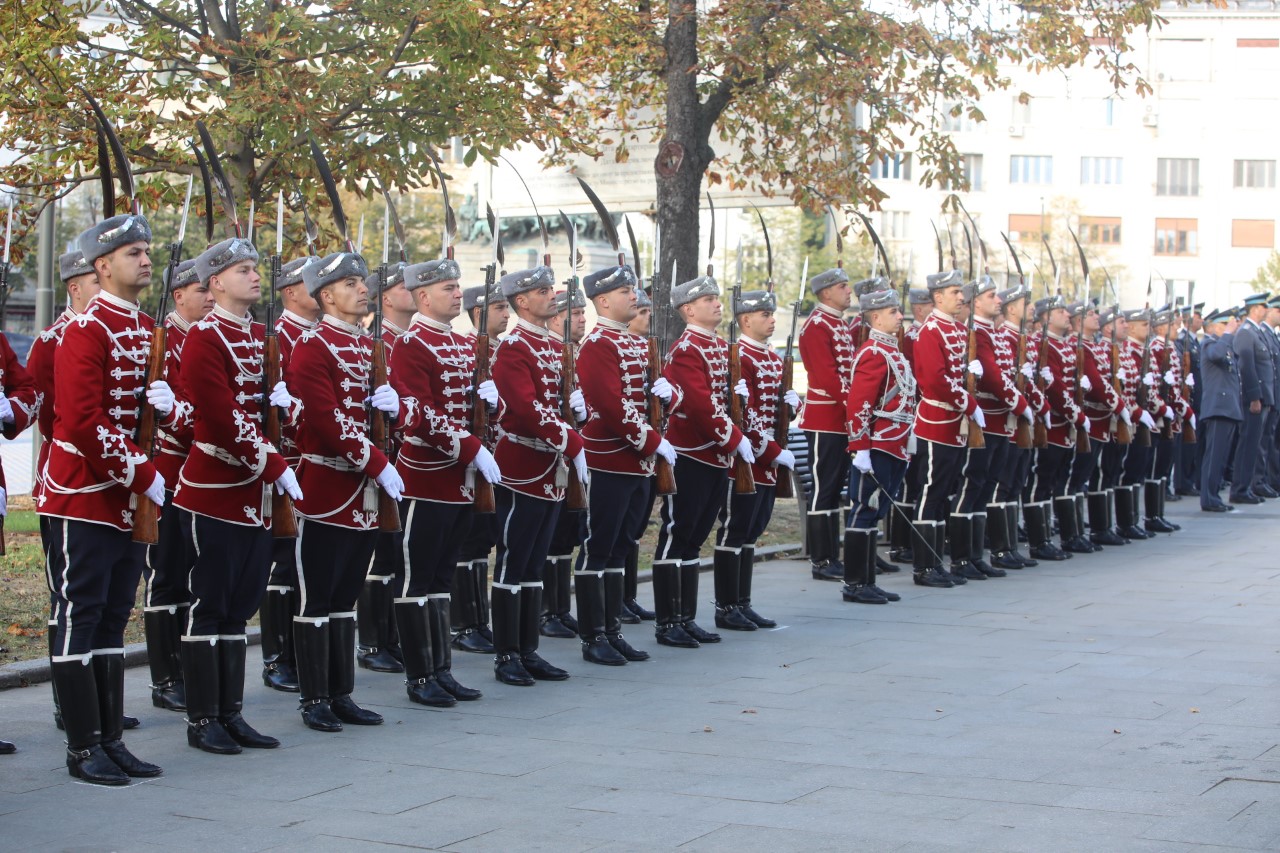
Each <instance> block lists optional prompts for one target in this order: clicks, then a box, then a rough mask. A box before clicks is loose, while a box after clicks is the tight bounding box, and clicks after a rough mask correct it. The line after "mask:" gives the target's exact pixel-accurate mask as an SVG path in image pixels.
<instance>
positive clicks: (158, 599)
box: [142, 260, 213, 711]
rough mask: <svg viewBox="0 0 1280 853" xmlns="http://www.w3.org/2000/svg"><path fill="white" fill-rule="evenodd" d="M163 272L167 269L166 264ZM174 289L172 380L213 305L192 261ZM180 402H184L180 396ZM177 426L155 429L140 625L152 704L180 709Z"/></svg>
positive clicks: (186, 446)
mask: <svg viewBox="0 0 1280 853" xmlns="http://www.w3.org/2000/svg"><path fill="white" fill-rule="evenodd" d="M165 273H166V275H167V274H168V270H165ZM165 285H166V286H167V287H168V288H169V290H170V292H171V293H172V294H173V305H174V310H172V311H170V312H169V316H167V317H165V318H164V325H165V330H166V331H165V341H164V342H165V350H166V351H165V371H166V373H167V375H168V377H169V379H170V380H171V381H176V380H177V378H178V377H180V376H181V370H182V350H183V347H184V345H185V344H186V340H187V333H188V332H189V331H190V330H191V327H192V325H193V324H195V323H198V322H200V321H201V320H203V319H204V318H205V316H207V315H208V313H209V312H210V311H212V310H213V295H212V294H211V293H210V292H209V284H208V282H205V281H201V280H200V276H199V274H198V272H197V271H196V262H195V261H194V260H187V261H183V262H182V263H180V264H179V265H178V266H177V268H176V270H175V273H174V276H173V281H167V280H166V281H165ZM178 405H179V406H185V405H188V404H187V403H186V402H183V401H179V403H178ZM184 426H185V427H186V428H184V429H182V430H173V431H170V430H157V434H156V456H155V465H156V470H157V471H159V472H160V474H161V476H163V477H164V482H165V486H166V489H165V506H164V512H162V513H161V514H160V524H159V530H160V539H159V541H158V542H156V544H154V545H152V546H151V547H149V548H148V549H147V566H146V568H145V569H144V570H143V581H144V586H143V593H142V596H143V597H142V601H143V609H142V618H143V625H144V626H145V629H146V637H147V663H148V665H149V666H150V667H151V704H152V705H154V706H156V707H157V708H165V709H167V710H170V711H185V710H186V709H187V705H186V688H185V686H184V684H183V678H182V659H181V655H180V654H179V648H180V641H181V639H182V631H183V628H184V627H185V626H186V624H187V608H188V606H190V603H191V590H190V588H189V586H188V583H189V580H188V576H189V574H190V572H191V564H192V563H193V562H194V561H195V552H194V551H193V550H192V546H191V519H190V518H189V517H188V516H187V514H186V512H185V511H184V510H182V509H180V508H179V507H176V506H173V493H174V489H176V488H177V486H178V472H179V471H180V470H181V469H182V463H183V462H184V461H185V460H186V458H187V453H188V452H189V451H190V449H191V430H190V424H189V423H187V422H186V421H185V419H184Z"/></svg>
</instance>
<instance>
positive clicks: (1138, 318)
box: [1120, 308, 1151, 323]
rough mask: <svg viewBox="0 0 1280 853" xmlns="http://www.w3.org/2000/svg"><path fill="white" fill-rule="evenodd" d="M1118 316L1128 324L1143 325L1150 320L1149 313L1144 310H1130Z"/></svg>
mask: <svg viewBox="0 0 1280 853" xmlns="http://www.w3.org/2000/svg"><path fill="white" fill-rule="evenodd" d="M1120 314H1121V316H1123V317H1124V318H1125V319H1126V320H1128V321H1129V322H1130V323H1145V322H1147V321H1148V320H1150V319H1151V311H1150V310H1148V309H1146V308H1130V309H1129V310H1128V311H1121V312H1120Z"/></svg>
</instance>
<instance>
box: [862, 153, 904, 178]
mask: <svg viewBox="0 0 1280 853" xmlns="http://www.w3.org/2000/svg"><path fill="white" fill-rule="evenodd" d="M871 180H873V181H890V180H891V181H909V180H911V155H910V154H892V155H891V154H884V155H882V156H880V157H878V158H877V159H875V160H873V161H872V162H871Z"/></svg>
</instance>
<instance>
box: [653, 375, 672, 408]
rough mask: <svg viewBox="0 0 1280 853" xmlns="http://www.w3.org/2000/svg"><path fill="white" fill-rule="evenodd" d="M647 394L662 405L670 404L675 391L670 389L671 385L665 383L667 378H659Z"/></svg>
mask: <svg viewBox="0 0 1280 853" xmlns="http://www.w3.org/2000/svg"><path fill="white" fill-rule="evenodd" d="M649 393H650V394H652V395H653V396H655V397H657V398H658V399H659V400H661V401H662V402H664V403H670V402H671V397H672V395H673V394H674V393H675V391H674V389H672V387H671V383H670V382H668V381H667V377H665V376H659V377H658V381H657V382H655V383H653V387H652V388H650V389H649Z"/></svg>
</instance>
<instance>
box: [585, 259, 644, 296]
mask: <svg viewBox="0 0 1280 853" xmlns="http://www.w3.org/2000/svg"><path fill="white" fill-rule="evenodd" d="M637 284H639V281H638V280H637V279H636V274H635V272H634V271H633V270H632V269H631V267H629V266H626V265H623V266H619V267H609V268H608V269H603V270H598V271H596V272H593V273H592V274H591V275H589V276H587V277H586V278H584V279H583V280H582V289H583V291H584V292H585V293H586V294H587V298H588V299H595V298H596V297H597V296H599V295H600V294H602V293H608V292H609V291H610V290H617V289H618V288H620V287H635V286H636V285H637Z"/></svg>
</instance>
